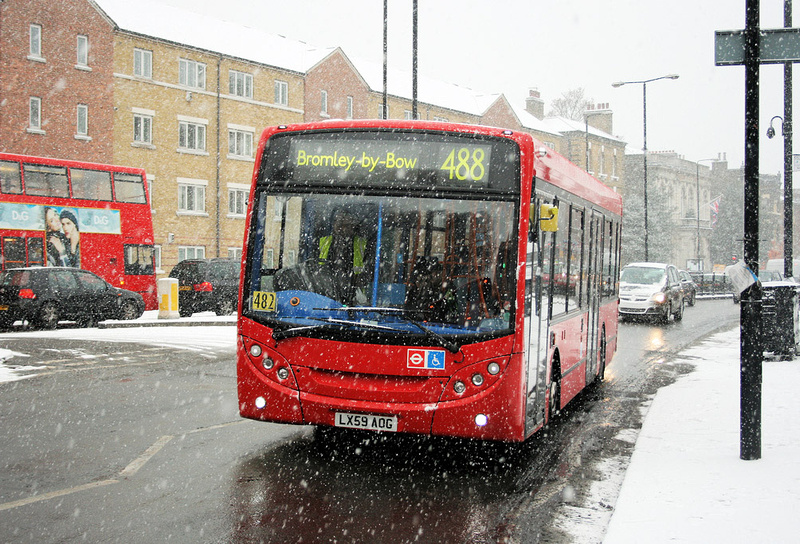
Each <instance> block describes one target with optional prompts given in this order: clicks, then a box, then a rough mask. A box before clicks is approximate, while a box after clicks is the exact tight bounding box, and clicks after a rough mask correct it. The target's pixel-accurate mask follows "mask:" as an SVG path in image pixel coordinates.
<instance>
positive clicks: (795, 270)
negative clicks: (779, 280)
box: [765, 259, 800, 282]
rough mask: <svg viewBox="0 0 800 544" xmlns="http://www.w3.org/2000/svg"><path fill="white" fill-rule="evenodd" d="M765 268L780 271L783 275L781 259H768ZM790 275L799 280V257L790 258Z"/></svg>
mask: <svg viewBox="0 0 800 544" xmlns="http://www.w3.org/2000/svg"><path fill="white" fill-rule="evenodd" d="M765 268H766V270H770V271H772V270H774V271H777V272H780V274H781V276H783V259H770V260H768V261H767V266H766V267H765ZM792 277H793V278H794V279H795V281H797V282H800V259H792Z"/></svg>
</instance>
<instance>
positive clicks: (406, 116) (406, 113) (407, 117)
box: [403, 110, 419, 121]
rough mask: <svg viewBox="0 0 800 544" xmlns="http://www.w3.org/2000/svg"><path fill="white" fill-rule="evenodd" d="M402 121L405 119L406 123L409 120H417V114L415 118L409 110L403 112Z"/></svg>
mask: <svg viewBox="0 0 800 544" xmlns="http://www.w3.org/2000/svg"><path fill="white" fill-rule="evenodd" d="M403 119H405V120H406V121H409V120H411V119H419V112H417V115H416V117H415V116H414V113H413V112H412V111H411V110H403Z"/></svg>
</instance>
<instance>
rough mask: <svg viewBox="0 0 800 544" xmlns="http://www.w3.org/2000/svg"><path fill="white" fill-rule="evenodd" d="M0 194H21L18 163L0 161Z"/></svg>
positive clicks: (20, 177)
mask: <svg viewBox="0 0 800 544" xmlns="http://www.w3.org/2000/svg"><path fill="white" fill-rule="evenodd" d="M0 192H3V193H5V194H7V195H19V194H22V176H20V173H19V163H17V162H12V161H0Z"/></svg>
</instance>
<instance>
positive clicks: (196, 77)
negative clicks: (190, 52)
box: [178, 59, 206, 89]
mask: <svg viewBox="0 0 800 544" xmlns="http://www.w3.org/2000/svg"><path fill="white" fill-rule="evenodd" d="M178 83H179V84H180V85H182V86H184V87H189V88H192V89H205V88H206V65H205V64H204V63H202V62H198V61H196V60H191V59H178Z"/></svg>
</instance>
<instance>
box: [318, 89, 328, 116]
mask: <svg viewBox="0 0 800 544" xmlns="http://www.w3.org/2000/svg"><path fill="white" fill-rule="evenodd" d="M320 98H321V103H320V107H319V111H320V113H321V114H322V115H328V91H320Z"/></svg>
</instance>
